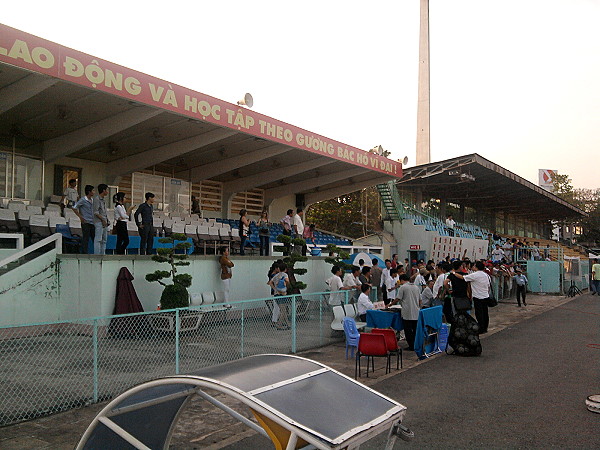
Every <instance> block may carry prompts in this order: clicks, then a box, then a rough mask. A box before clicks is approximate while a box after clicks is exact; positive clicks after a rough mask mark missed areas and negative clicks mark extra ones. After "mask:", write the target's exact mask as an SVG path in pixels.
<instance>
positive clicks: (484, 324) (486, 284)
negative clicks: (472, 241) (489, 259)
mask: <svg viewBox="0 0 600 450" xmlns="http://www.w3.org/2000/svg"><path fill="white" fill-rule="evenodd" d="M454 276H456V277H458V278H462V279H463V280H465V281H467V282H469V283H471V294H472V296H473V304H474V306H475V318H476V319H477V323H478V324H479V334H484V333H487V330H488V326H489V324H490V316H489V313H488V305H487V302H488V298H489V297H490V285H491V284H492V279H491V278H490V276H489V275H488V274H487V273H485V265H484V264H483V261H477V262H475V266H474V267H473V272H472V273H469V274H467V275H461V274H460V273H455V274H454Z"/></svg>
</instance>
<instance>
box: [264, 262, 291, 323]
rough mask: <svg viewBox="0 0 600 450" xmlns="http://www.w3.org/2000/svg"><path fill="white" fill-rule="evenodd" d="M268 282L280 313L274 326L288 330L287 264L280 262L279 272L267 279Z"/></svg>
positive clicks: (288, 281)
mask: <svg viewBox="0 0 600 450" xmlns="http://www.w3.org/2000/svg"><path fill="white" fill-rule="evenodd" d="M269 284H270V285H271V287H272V288H273V291H274V292H275V303H277V305H279V309H280V313H279V318H278V320H277V322H276V323H275V328H277V329H278V330H289V329H290V324H289V322H288V314H289V312H288V303H289V297H287V290H288V288H289V287H290V277H289V276H288V274H287V265H286V264H284V263H281V264H280V265H279V272H278V273H276V274H275V275H274V276H273V278H271V279H270V280H269Z"/></svg>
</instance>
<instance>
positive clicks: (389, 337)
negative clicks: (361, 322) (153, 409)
mask: <svg viewBox="0 0 600 450" xmlns="http://www.w3.org/2000/svg"><path fill="white" fill-rule="evenodd" d="M371 332H372V333H377V334H383V335H384V336H385V345H386V346H387V349H388V352H390V357H391V356H392V355H396V370H399V369H400V368H401V367H403V364H402V349H401V348H400V346H399V345H398V340H397V339H396V332H395V331H394V330H391V329H389V328H373V329H372V330H371ZM390 369H391V367H390Z"/></svg>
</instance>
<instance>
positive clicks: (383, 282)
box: [379, 259, 392, 305]
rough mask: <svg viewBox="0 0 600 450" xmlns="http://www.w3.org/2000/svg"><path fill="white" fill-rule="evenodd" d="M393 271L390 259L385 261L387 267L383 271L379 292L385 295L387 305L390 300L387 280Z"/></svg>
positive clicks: (384, 300)
mask: <svg viewBox="0 0 600 450" xmlns="http://www.w3.org/2000/svg"><path fill="white" fill-rule="evenodd" d="M391 269H392V261H390V260H389V259H386V260H385V267H384V268H383V269H381V282H380V283H379V290H380V291H381V293H382V295H383V298H382V300H383V302H384V303H385V304H386V305H387V304H388V302H389V300H388V291H387V289H386V286H387V280H388V278H389V277H390V270H391Z"/></svg>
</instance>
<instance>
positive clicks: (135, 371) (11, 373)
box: [0, 291, 348, 426]
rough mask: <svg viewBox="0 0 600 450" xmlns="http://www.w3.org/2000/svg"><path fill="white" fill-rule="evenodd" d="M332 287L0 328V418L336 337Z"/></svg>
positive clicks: (51, 409)
mask: <svg viewBox="0 0 600 450" xmlns="http://www.w3.org/2000/svg"><path fill="white" fill-rule="evenodd" d="M347 293H348V291H344V292H343V293H340V294H342V295H343V296H344V297H346V301H347ZM330 294H331V293H330V292H320V293H314V294H301V295H290V296H287V297H279V298H277V300H275V299H274V298H273V297H270V298H264V299H257V300H247V301H240V302H235V303H231V304H213V305H203V306H198V307H190V308H182V309H177V310H169V311H154V312H150V313H140V314H126V315H119V316H107V317H97V318H92V319H85V320H77V321H69V322H54V323H44V324H35V325H23V326H16V327H3V328H0V360H1V361H2V363H1V364H0V376H1V378H2V380H3V382H2V383H0V426H1V425H7V424H10V423H15V422H19V421H22V420H28V419H33V418H35V417H39V416H43V415H47V414H52V413H55V412H59V411H64V410H67V409H71V408H75V407H79V406H82V405H86V404H91V403H96V402H99V401H103V400H106V399H108V398H111V397H113V396H115V395H117V394H119V393H121V392H123V391H124V390H126V389H128V388H130V387H131V386H134V385H136V384H138V383H141V382H143V381H147V380H150V379H154V378H157V377H161V376H165V375H172V374H174V373H175V374H177V373H190V372H193V371H195V370H198V369H200V368H203V367H207V366H211V365H214V364H219V363H223V362H226V361H231V360H235V359H238V358H243V357H245V356H250V355H255V354H260V353H290V352H291V353H294V352H298V351H302V350H306V349H310V348H316V347H319V346H323V345H327V344H330V343H332V342H334V341H337V340H340V339H341V338H342V337H343V335H340V334H339V333H338V334H335V335H334V334H333V333H332V330H331V322H332V319H333V314H332V311H331V306H329V304H328V300H329V295H330ZM274 310H275V313H274ZM278 311H279V313H278Z"/></svg>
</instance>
